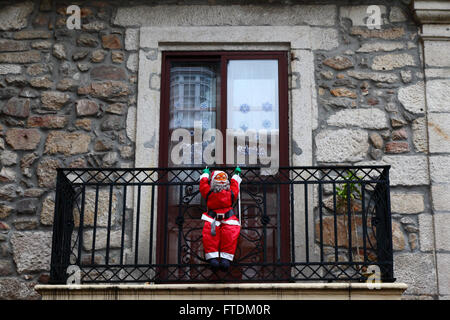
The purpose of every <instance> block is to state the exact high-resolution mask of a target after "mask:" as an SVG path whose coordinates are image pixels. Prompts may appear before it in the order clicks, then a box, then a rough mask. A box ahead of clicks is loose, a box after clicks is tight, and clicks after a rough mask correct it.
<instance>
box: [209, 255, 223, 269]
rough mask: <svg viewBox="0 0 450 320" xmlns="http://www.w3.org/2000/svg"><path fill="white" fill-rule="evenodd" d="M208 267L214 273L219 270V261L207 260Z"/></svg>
mask: <svg viewBox="0 0 450 320" xmlns="http://www.w3.org/2000/svg"><path fill="white" fill-rule="evenodd" d="M208 262H209V265H210V266H211V269H213V270H214V271H215V270H217V269H219V266H220V265H219V260H217V259H216V258H213V259H209V260H208Z"/></svg>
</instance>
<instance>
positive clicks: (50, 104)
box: [41, 91, 70, 110]
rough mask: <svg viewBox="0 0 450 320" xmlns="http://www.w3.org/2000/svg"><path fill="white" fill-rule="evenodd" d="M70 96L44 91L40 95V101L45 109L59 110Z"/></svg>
mask: <svg viewBox="0 0 450 320" xmlns="http://www.w3.org/2000/svg"><path fill="white" fill-rule="evenodd" d="M69 100H70V95H69V94H68V93H64V92H59V91H45V92H43V93H42V96H41V101H42V104H43V106H44V108H45V109H49V110H61V108H62V107H63V106H64V105H65V104H66V103H68V102H69Z"/></svg>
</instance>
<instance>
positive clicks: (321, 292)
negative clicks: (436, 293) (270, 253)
mask: <svg viewBox="0 0 450 320" xmlns="http://www.w3.org/2000/svg"><path fill="white" fill-rule="evenodd" d="M406 289H407V285H406V284H404V283H378V284H371V285H370V284H367V283H285V284H284V283H261V284H251V283H243V284H167V285H161V284H157V285H155V284H138V285H135V284H130V285H126V284H118V285H114V284H97V285H37V286H35V290H37V291H38V292H39V293H40V294H41V295H42V298H43V299H44V300H69V299H76V300H84V299H92V300H98V299H105V300H172V299H175V300H184V299H189V300H222V299H223V300H241V299H244V300H306V299H307V300H317V299H320V300H323V299H329V300H389V299H401V295H402V294H403V292H404V291H405V290H406Z"/></svg>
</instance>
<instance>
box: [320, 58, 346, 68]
mask: <svg viewBox="0 0 450 320" xmlns="http://www.w3.org/2000/svg"><path fill="white" fill-rule="evenodd" d="M322 63H323V64H324V65H326V66H328V67H330V68H333V69H335V70H345V69H348V68H351V67H353V62H352V60H350V59H349V58H347V57H344V56H334V57H331V58H327V59H325V60H323V62H322Z"/></svg>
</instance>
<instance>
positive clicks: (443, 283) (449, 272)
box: [436, 253, 450, 300]
mask: <svg viewBox="0 0 450 320" xmlns="http://www.w3.org/2000/svg"><path fill="white" fill-rule="evenodd" d="M436 260H437V269H438V279H439V294H440V295H447V299H449V300H450V296H448V295H450V253H438V254H437V255H436Z"/></svg>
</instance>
